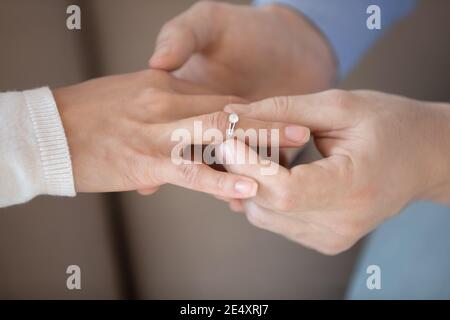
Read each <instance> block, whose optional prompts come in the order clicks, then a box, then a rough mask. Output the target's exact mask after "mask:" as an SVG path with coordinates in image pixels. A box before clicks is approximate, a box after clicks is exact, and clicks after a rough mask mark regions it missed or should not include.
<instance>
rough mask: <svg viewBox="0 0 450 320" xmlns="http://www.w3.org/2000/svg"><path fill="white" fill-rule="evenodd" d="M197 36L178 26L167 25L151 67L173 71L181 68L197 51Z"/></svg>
mask: <svg viewBox="0 0 450 320" xmlns="http://www.w3.org/2000/svg"><path fill="white" fill-rule="evenodd" d="M195 41H196V40H195V36H194V34H193V33H192V32H190V31H189V30H187V29H182V28H180V27H178V26H176V25H175V26H165V27H163V29H162V30H161V33H160V35H159V36H158V40H157V42H156V48H155V52H154V53H153V55H152V57H151V58H150V61H149V66H150V68H155V69H163V70H167V71H172V70H176V69H178V68H180V67H181V66H182V65H183V64H184V63H186V62H187V60H188V59H189V58H190V56H191V55H192V54H193V53H194V52H195V48H196V44H195Z"/></svg>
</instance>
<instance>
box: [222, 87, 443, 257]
mask: <svg viewBox="0 0 450 320" xmlns="http://www.w3.org/2000/svg"><path fill="white" fill-rule="evenodd" d="M225 110H226V111H229V112H230V111H233V112H237V113H240V114H241V116H245V117H250V118H254V119H259V120H264V119H266V120H267V119H272V120H274V121H281V122H283V121H289V122H292V123H296V124H301V125H303V126H307V127H309V128H310V129H311V133H312V135H313V136H314V141H315V143H316V145H317V147H318V149H319V151H320V152H321V154H322V155H323V157H324V158H323V159H321V160H319V161H316V162H313V163H309V164H302V165H298V166H295V167H293V168H292V169H290V170H288V169H285V168H282V167H280V169H279V171H278V174H277V175H274V176H261V175H260V174H259V172H260V170H259V169H258V166H257V165H236V164H233V162H230V163H228V164H227V169H228V170H229V172H233V173H235V174H246V175H247V176H248V177H252V178H253V179H255V180H256V181H258V183H259V189H258V193H257V195H256V196H255V197H254V198H252V199H250V200H248V201H240V200H232V201H231V203H230V206H231V207H232V209H234V210H235V211H245V213H246V216H247V218H248V220H249V221H250V222H251V223H252V224H254V225H256V226H258V227H260V228H263V229H266V230H270V231H272V232H275V233H279V234H281V235H283V236H285V237H287V238H289V239H292V240H294V241H296V242H298V243H300V244H302V245H304V246H306V247H310V248H313V249H315V250H317V251H319V252H322V253H324V254H331V255H334V254H338V253H340V252H342V251H345V250H347V249H348V248H350V247H351V246H352V245H353V244H354V243H355V242H356V241H358V240H359V239H360V238H361V237H363V236H364V235H366V234H367V233H368V232H370V231H371V230H373V229H374V228H375V227H376V226H378V225H379V224H380V223H382V222H383V221H384V220H386V219H389V218H391V217H393V216H394V215H396V214H397V213H399V212H400V211H401V209H402V208H404V207H405V206H406V205H408V204H409V203H411V202H413V201H416V200H429V201H435V202H442V203H446V204H450V165H449V163H450V162H449V161H450V160H449V159H450V139H449V137H450V104H445V103H431V102H423V101H417V100H411V99H407V98H404V97H400V96H395V95H388V94H383V93H378V92H372V91H353V92H346V91H339V90H331V91H325V92H323V93H318V94H312V95H305V96H297V97H295V96H293V97H278V98H272V99H268V100H264V101H261V102H256V103H253V104H251V105H234V106H233V105H232V106H228V107H226V108H225ZM230 143H231V142H230V141H228V142H225V143H224V145H223V146H222V147H221V149H220V150H222V156H223V155H228V157H231V159H233V156H235V152H236V149H235V146H233V145H232V144H230ZM248 152H252V151H251V150H248ZM405 227H407V226H405Z"/></svg>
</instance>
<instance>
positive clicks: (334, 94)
mask: <svg viewBox="0 0 450 320" xmlns="http://www.w3.org/2000/svg"><path fill="white" fill-rule="evenodd" d="M351 95H352V94H351V93H350V92H348V91H345V90H341V89H331V90H328V91H327V92H326V98H327V101H328V103H330V104H331V105H333V106H334V107H335V108H337V109H338V110H339V111H340V110H342V111H344V110H347V109H348V108H349V107H350V106H351Z"/></svg>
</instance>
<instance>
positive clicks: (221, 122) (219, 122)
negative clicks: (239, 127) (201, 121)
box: [205, 111, 228, 132]
mask: <svg viewBox="0 0 450 320" xmlns="http://www.w3.org/2000/svg"><path fill="white" fill-rule="evenodd" d="M205 122H206V123H205V125H206V128H217V129H219V130H221V131H222V132H225V130H226V129H227V126H228V113H226V112H223V111H217V112H214V113H210V114H209V115H207V116H206V118H205Z"/></svg>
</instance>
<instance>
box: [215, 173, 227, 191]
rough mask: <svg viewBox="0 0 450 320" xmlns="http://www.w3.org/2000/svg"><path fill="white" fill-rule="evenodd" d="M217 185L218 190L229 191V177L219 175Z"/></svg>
mask: <svg viewBox="0 0 450 320" xmlns="http://www.w3.org/2000/svg"><path fill="white" fill-rule="evenodd" d="M215 185H216V188H217V190H227V189H228V188H227V186H228V179H227V176H226V175H223V174H222V175H219V176H218V177H217V178H216V181H215Z"/></svg>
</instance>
